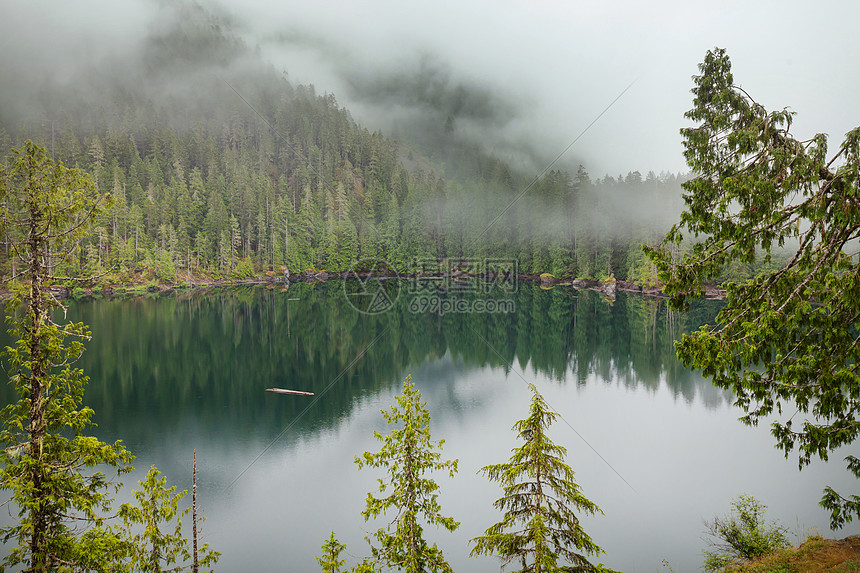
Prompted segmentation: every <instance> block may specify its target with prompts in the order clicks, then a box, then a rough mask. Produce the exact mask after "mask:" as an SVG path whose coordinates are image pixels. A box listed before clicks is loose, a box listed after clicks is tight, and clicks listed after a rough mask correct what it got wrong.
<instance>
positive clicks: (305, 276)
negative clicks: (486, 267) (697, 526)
mask: <svg viewBox="0 0 860 573" xmlns="http://www.w3.org/2000/svg"><path fill="white" fill-rule="evenodd" d="M355 274H357V275H359V276H364V277H366V276H369V275H370V273H367V272H364V273H352V272H349V271H348V272H342V273H329V272H327V271H319V272H316V271H305V272H303V273H299V274H296V275H292V276H291V277H290V278H289V280H288V281H287V282H289V283H296V282H304V283H314V282H324V281H327V280H329V279H344V278H348V277H349V276H354V275H355ZM415 276H416V275H411V274H403V275H400V274H394V275H386V277H387V278H403V279H408V278H414V277H415ZM428 276H431V275H428ZM516 276H517V280H521V281H530V282H536V283H540V285H541V287H543V288H554V287H570V288H573V289H575V290H593V291H596V292H599V293H602V294H603V295H605V296H606V297H607V298H610V299H612V298H615V293H616V292H625V293H629V294H638V295H642V296H647V297H651V298H668V296H667V295H666V294H664V293H663V291H662V289H661V288H660V287H642V286H640V285H637V284H635V283H633V282H630V281H623V280H616V279H614V278H610V279H607V280H604V281H599V280H593V279H573V280H569V279H558V278H555V277H553V276H551V275H549V274H542V275H533V274H525V273H522V274H517V275H516ZM432 277H433V278H439V277H453V278H460V279H468V278H483V279H486V278H488V277H486V276H484V275H473V274H455V275H432ZM489 278H492V277H489ZM284 282H285V280H284V277H283V276H279V275H274V274H272V275H264V276H255V277H250V278H243V279H237V278H227V279H214V278H207V277H200V276H196V277H187V278H185V279H184V280H179V281H176V282H172V283H153V282H152V281H148V282H140V283H134V282H133V283H126V284H116V285H108V286H106V287H103V288H101V289H99V288H97V287H95V288H94V287H77V288H69V287H66V286H60V285H53V286H50V287H46V290H48V291H50V292H52V293H53V294H54V295H55V296H56V297H57V298H58V299H65V298H98V297H104V298H113V297H121V296H127V295H147V294H167V293H171V292H179V293H188V292H195V291H203V290H207V289H211V288H223V287H234V286H241V285H265V284H268V285H278V284H281V285H283V284H284ZM10 296H11V295H10V293H9V291H8V290H6V289H4V290H3V291H2V292H0V298H4V299H8V298H10ZM725 297H726V291H725V289H722V288H719V287H716V286H713V285H706V286H705V294H704V296H703V297H702V298H704V299H706V300H724V299H725Z"/></svg>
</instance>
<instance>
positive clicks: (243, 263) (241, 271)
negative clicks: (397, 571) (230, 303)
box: [232, 258, 254, 279]
mask: <svg viewBox="0 0 860 573" xmlns="http://www.w3.org/2000/svg"><path fill="white" fill-rule="evenodd" d="M232 275H233V278H236V279H250V278H253V276H254V265H253V264H252V263H251V261H249V260H248V259H247V258H245V259H240V260H239V262H238V263H236V268H235V269H233V273H232Z"/></svg>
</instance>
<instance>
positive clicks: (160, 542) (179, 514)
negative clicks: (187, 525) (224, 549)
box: [119, 466, 221, 573]
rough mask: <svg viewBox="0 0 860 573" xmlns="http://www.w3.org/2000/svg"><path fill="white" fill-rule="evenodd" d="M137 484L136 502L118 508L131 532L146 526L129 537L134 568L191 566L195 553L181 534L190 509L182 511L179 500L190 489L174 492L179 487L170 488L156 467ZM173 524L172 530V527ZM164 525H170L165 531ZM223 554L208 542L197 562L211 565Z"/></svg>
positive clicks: (156, 572)
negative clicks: (135, 503) (138, 485)
mask: <svg viewBox="0 0 860 573" xmlns="http://www.w3.org/2000/svg"><path fill="white" fill-rule="evenodd" d="M138 483H139V484H140V486H141V488H142V489H141V490H139V491H135V492H134V498H135V500H136V501H137V505H131V504H129V503H124V504H123V505H122V507H121V508H120V511H119V515H120V517H122V519H123V521H124V522H125V526H126V529H127V530H129V531H131V530H132V528H134V527H136V526H141V527H142V528H143V531H142V532H141V533H138V534H136V535H134V536H132V537H131V540H130V541H131V543H130V548H131V551H130V565H131V570H132V571H142V572H146V573H162V572H168V571H175V572H178V571H182V570H183V569H190V568H191V567H192V565H191V564H190V563H189V561H191V559H192V554H191V552H190V551H189V547H188V539H187V538H185V537H184V536H183V535H182V518H183V517H185V516H186V515H188V513H189V512H190V511H191V508H190V507H188V508H186V509H184V510H182V511H180V510H179V502H180V501H182V499H183V498H184V497H185V496H186V494H187V493H188V492H187V490H183V491H181V492H179V493H175V492H176V486H172V487H169V488H168V487H167V486H166V483H167V478H166V477H165V476H163V475H161V472H160V471H158V470H157V469H156V467H155V466H152V467H151V468H150V469H149V472H147V474H146V478H145V479H144V480H142V481H139V482H138ZM174 520H175V523H174ZM171 524H173V525H172V531H171V530H170V529H169V528H170V526H171ZM163 525H167V526H168V529H167V530H166V531H162V526H163ZM220 556H221V554H220V553H218V552H217V551H212V550H211V549H210V548H209V544H208V543H205V544H204V545H203V546H202V547H201V548H200V550H199V552H198V556H197V557H198V558H197V559H196V564H197V565H198V567H199V566H202V567H211V566H213V565H215V563H217V561H218V558H219V557H220ZM171 565H173V566H172V567H170V566H171ZM165 566H167V567H169V568H164V567H165Z"/></svg>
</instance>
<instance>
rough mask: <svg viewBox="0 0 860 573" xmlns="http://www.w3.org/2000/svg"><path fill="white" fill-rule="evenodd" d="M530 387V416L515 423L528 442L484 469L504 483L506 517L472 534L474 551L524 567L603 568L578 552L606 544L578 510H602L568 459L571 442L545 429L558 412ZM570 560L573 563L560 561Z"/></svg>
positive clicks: (543, 572) (544, 572)
mask: <svg viewBox="0 0 860 573" xmlns="http://www.w3.org/2000/svg"><path fill="white" fill-rule="evenodd" d="M529 388H530V389H531V391H532V400H531V405H530V407H529V417H528V418H526V419H525V420H520V421H518V422H517V423H516V424H514V430H516V431H517V432H518V436H517V437H518V438H519V439H521V440H523V442H524V443H523V445H522V446H520V447H518V448H514V450H513V455H512V456H511V459H510V461H509V462H508V463H504V464H494V465H489V466H486V467H484V468H482V470H481V472H482V473H484V474H485V475H486V476H487V477H488V478H489V479H490V480H491V481H495V482H499V483H500V484H501V485H502V488H503V490H504V495H503V496H502V497H501V498H500V499H498V500H496V502H495V503H494V504H493V505H494V507H496V508H497V509H499V510H502V511H504V512H505V513H504V517H503V519H502V521H500V522H498V523H496V524H495V525H492V526H491V527H490V528H489V529H487V531H486V532H485V533H484V535H481V536H479V537H476V538H474V539H472V543H473V544H474V548H473V549H472V553H471V555H472V556H476V555H488V554H493V553H494V554H496V555H498V556H499V557H500V558H501V560H502V562H503V563H504V564H505V565H507V564H508V563H510V562H511V561H514V560H519V561H520V567H521V568H520V569H519V570H518V571H519V572H521V573H525V572H529V573H532V572H533V573H552V572H554V571H599V570H603V568H602V567H601V566H594V565H592V564H591V563H589V561H588V560H587V559H586V557H585V556H584V555H582V554H581V553H577V552H576V550H579V551H583V552H585V553H586V554H592V555H597V554H599V553H602V552H603V550H602V549H601V548H600V547H598V546H597V545H596V544H595V543H594V542H593V541H592V540H591V537H589V536H588V534H586V533H585V531H584V530H583V529H582V526H581V525H580V523H579V518H578V517H577V515H576V513H574V510H577V511H580V512H584V513H587V514H590V515H594V514H595V513H600V514H603V512H602V511H601V510H600V508H599V507H597V505H595V504H594V503H593V502H591V501H589V500H588V499H586V498H585V496H583V495H582V493H581V491H580V488H579V485H577V484H576V482H574V481H573V480H574V472H573V470H572V469H571V468H570V466H568V465H567V464H566V463H565V461H564V457H565V455H566V454H567V450H566V448H564V447H562V446H557V445H555V444H554V443H553V442H552V441H551V440H550V439H549V437H548V436H547V435H546V430H547V429H548V428H549V426H550V425H551V424H552V423H553V421H554V420H555V419H556V418H557V417H558V414H556V413H555V412H552V411H551V410H550V409H549V406H548V405H547V403H546V402H545V401H544V399H543V397H542V396H541V395H540V393H539V392H538V391H537V388H536V387H535V386H534V384H529ZM565 561H566V562H568V563H570V565H569V566H565V565H563V564H561V563H562V562H565Z"/></svg>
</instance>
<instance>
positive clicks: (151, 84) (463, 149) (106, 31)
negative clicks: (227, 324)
mask: <svg viewBox="0 0 860 573" xmlns="http://www.w3.org/2000/svg"><path fill="white" fill-rule="evenodd" d="M135 7H136V8H135V9H136V10H138V11H139V17H138V18H136V23H135V24H134V25H132V24H130V23H129V21H130V20H135V18H134V17H132V18H128V14H126V13H123V14H124V17H123V18H120V17H119V16H120V15H119V9H117V8H107V9H106V11H107V15H106V16H105V18H106V21H105V22H87V23H85V24H83V25H82V27H81V28H76V29H72V28H69V27H63V26H62V25H61V23H60V22H59V19H60V18H61V17H62V14H61V15H60V16H55V17H53V18H46V19H33V18H31V17H29V18H28V14H27V13H26V9H23V10H21V11H20V12H19V13H18V15H17V16H16V15H15V14H13V18H12V20H11V22H10V28H11V29H13V30H17V32H16V33H15V34H13V35H12V36H10V37H9V38H7V43H8V44H9V48H8V49H6V50H5V51H4V53H3V54H4V55H3V56H0V77H3V78H13V79H14V81H4V82H3V84H2V85H3V87H2V89H0V151H2V152H3V155H4V156H5V155H6V153H7V152H8V150H9V149H11V148H13V147H18V146H20V144H21V143H22V142H23V141H24V140H25V139H28V138H29V139H32V140H34V141H35V142H37V143H38V144H40V145H42V146H44V147H45V148H46V149H48V151H49V152H50V153H51V154H53V155H54V156H55V157H56V159H59V160H62V161H63V162H65V163H66V164H68V165H70V166H76V167H80V168H81V169H83V170H85V171H87V172H89V173H90V174H91V175H92V176H93V178H94V179H95V180H96V182H97V185H98V188H99V190H100V191H101V192H111V193H112V194H113V195H114V196H115V197H116V198H117V199H118V201H117V202H116V204H115V205H114V206H113V207H112V208H111V210H110V211H109V212H107V213H105V214H104V215H103V216H102V218H101V220H100V221H99V223H98V225H97V227H96V232H95V235H94V237H93V238H92V239H90V240H88V241H87V242H86V243H85V244H83V245H81V250H80V256H79V257H78V262H77V264H76V265H75V268H72V269H69V271H70V272H72V273H83V272H95V274H102V273H103V272H104V270H105V269H108V268H113V269H119V271H118V275H117V277H116V278H117V279H118V280H125V279H127V278H128V277H129V276H132V275H135V274H141V273H142V274H143V275H145V276H148V277H150V278H152V279H158V280H167V281H173V280H176V278H177V273H180V274H181V273H187V274H191V273H201V272H207V273H214V274H215V275H219V276H223V275H250V274H253V273H259V272H263V271H270V272H281V269H283V268H284V267H286V268H289V269H291V270H292V271H294V272H295V271H298V272H301V271H304V270H321V269H325V270H328V271H330V272H343V271H346V270H348V269H350V268H352V267H353V266H354V265H355V264H356V262H357V261H359V260H363V259H369V258H381V259H384V260H385V261H387V263H388V264H389V266H390V268H392V269H394V270H397V271H400V272H403V271H408V270H409V266H410V264H411V261H415V260H417V259H443V258H448V259H469V258H480V257H487V256H493V257H499V258H509V259H515V260H517V261H518V264H519V270H520V272H524V273H533V274H540V273H546V272H549V273H552V274H554V275H556V276H558V277H562V278H576V277H580V278H587V279H602V278H606V277H608V276H611V275H614V276H615V277H617V278H619V279H626V280H630V281H634V282H639V283H640V284H643V285H644V284H651V283H653V281H654V276H653V268H652V267H651V266H650V264H649V263H647V262H646V260H645V258H644V257H643V256H642V253H641V251H640V245H641V243H643V242H651V243H653V242H655V241H657V240H659V238H660V237H661V236H662V234H663V233H665V231H666V229H667V228H668V227H669V226H670V225H671V224H672V223H673V222H674V221H676V220H677V217H678V214H679V213H680V210H681V207H682V201H681V188H680V182H681V181H682V180H683V179H684V178H685V176H684V175H683V174H680V173H674V174H673V173H668V172H665V171H663V172H661V173H660V174H656V173H654V172H653V171H646V172H643V171H640V170H637V169H634V168H631V169H628V170H625V171H623V172H619V173H617V174H602V175H601V174H593V173H589V172H588V169H587V168H586V167H585V166H583V165H582V164H581V163H580V162H579V159H578V154H579V151H580V149H581V146H571V149H570V150H569V152H566V153H561V151H562V150H563V149H564V147H562V148H560V149H559V148H551V147H550V146H547V145H541V144H539V143H538V142H539V141H540V139H541V138H540V137H535V133H534V126H533V127H532V132H531V133H530V134H528V135H525V133H526V132H527V129H528V127H527V126H528V123H529V120H530V119H531V117H530V115H529V114H530V112H529V111H528V110H529V109H534V106H535V105H536V103H535V102H534V101H532V100H530V98H529V97H528V96H527V95H524V94H525V92H524V91H520V92H517V91H516V90H512V91H504V90H498V89H496V87H494V86H493V85H491V84H490V83H488V82H485V81H482V79H481V74H475V76H474V77H466V76H464V75H463V74H462V72H461V71H458V70H457V69H455V68H454V67H453V66H452V65H451V63H450V62H448V61H445V60H443V59H442V58H441V57H440V56H439V55H438V54H433V53H430V52H426V53H420V52H408V53H405V55H404V56H403V58H402V61H400V62H397V63H396V64H394V65H391V66H387V67H386V66H381V67H380V68H379V69H378V70H376V72H375V73H368V72H367V70H364V69H362V68H361V67H358V66H351V65H350V64H352V63H354V59H353V58H351V57H350V55H349V54H345V53H344V52H343V51H342V47H340V46H338V45H337V44H336V43H334V42H332V41H328V40H327V39H326V38H325V37H324V36H322V35H320V34H319V33H317V31H315V30H313V31H306V32H302V31H300V30H298V29H296V28H287V29H285V30H284V31H282V32H280V33H278V34H274V35H269V36H266V37H265V38H264V40H263V41H262V43H261V44H251V43H249V40H248V39H247V37H248V36H249V34H248V31H249V29H248V25H249V24H248V22H247V21H244V20H242V19H241V18H238V17H237V16H235V14H234V12H232V11H231V10H230V9H229V8H225V7H223V6H218V5H213V6H210V5H206V6H205V7H204V6H202V5H200V4H197V3H194V2H176V3H154V2H141V3H138V4H136V5H135ZM32 15H33V14H29V16H32ZM113 16H116V17H115V18H113V19H112V17H113ZM15 17H17V18H19V21H17V22H16V21H15ZM70 17H71V16H70ZM106 24H109V25H106ZM24 36H27V37H31V36H32V37H35V38H41V39H43V40H45V41H48V40H49V42H48V46H49V47H50V49H44V50H34V49H32V44H33V42H32V40H31V41H30V44H29V45H28V43H27V42H25V41H24V40H22V37H24ZM261 45H262V46H263V47H262V48H261ZM272 46H280V47H281V48H283V49H288V48H289V49H293V50H295V49H298V47H303V48H305V49H311V48H309V46H310V47H312V49H313V50H314V51H315V53H318V54H325V57H326V58H328V59H331V60H337V59H338V58H342V63H341V67H342V69H340V70H339V71H338V75H339V77H340V78H341V79H342V84H341V85H342V88H343V89H344V90H345V91H346V94H345V97H346V98H347V99H348V100H349V101H350V102H351V105H354V106H356V107H357V108H358V109H360V110H362V112H361V113H362V115H364V116H366V117H370V118H374V117H375V118H376V120H377V121H374V123H377V124H379V125H382V126H383V127H384V129H379V128H374V129H371V128H368V127H367V126H363V125H361V124H360V123H357V122H356V121H355V120H354V118H353V114H352V111H351V109H347V108H346V107H344V106H342V105H341V104H340V100H339V98H340V94H333V93H325V92H322V93H321V92H320V91H318V90H317V89H316V88H315V87H314V86H313V85H302V84H297V83H294V82H293V80H292V79H291V74H290V72H289V70H279V69H278V68H276V66H275V64H273V63H272V61H270V60H268V59H267V54H270V53H271V52H272ZM572 105H573V104H572ZM381 109H384V110H386V113H385V114H383V115H379V114H378V113H377V112H378V110H381ZM368 110H377V112H368ZM374 114H376V115H374ZM539 135H540V134H538V136H539ZM550 139H553V138H550ZM556 140H558V139H557V138H556Z"/></svg>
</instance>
